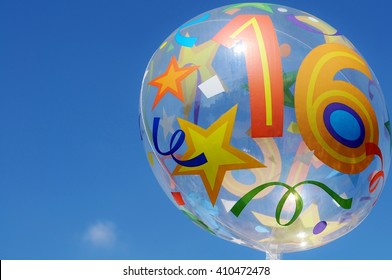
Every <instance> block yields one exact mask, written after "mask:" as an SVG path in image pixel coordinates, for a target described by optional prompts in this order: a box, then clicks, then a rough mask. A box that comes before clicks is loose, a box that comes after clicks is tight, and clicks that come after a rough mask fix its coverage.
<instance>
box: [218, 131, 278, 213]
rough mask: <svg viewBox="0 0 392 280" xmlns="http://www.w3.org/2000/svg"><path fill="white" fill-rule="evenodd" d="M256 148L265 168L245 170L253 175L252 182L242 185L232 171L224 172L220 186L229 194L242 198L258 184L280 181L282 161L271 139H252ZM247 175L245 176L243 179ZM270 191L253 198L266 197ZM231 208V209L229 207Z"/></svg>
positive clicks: (267, 190)
mask: <svg viewBox="0 0 392 280" xmlns="http://www.w3.org/2000/svg"><path fill="white" fill-rule="evenodd" d="M254 141H255V142H256V144H257V146H258V147H259V149H260V151H261V153H262V154H263V158H264V162H263V164H264V165H265V166H263V167H260V168H252V169H249V170H246V171H247V172H251V173H252V174H253V175H254V177H255V178H254V182H252V183H243V182H241V181H240V180H238V179H237V178H236V177H235V176H234V175H233V171H228V172H226V174H225V176H224V179H223V182H222V186H223V187H224V188H225V189H226V190H228V191H229V192H231V193H232V194H234V195H236V196H239V197H242V196H243V195H245V194H246V193H247V192H248V191H250V190H252V189H254V188H255V187H257V186H258V184H259V183H260V182H269V181H277V180H279V179H280V174H281V172H282V159H281V155H280V151H279V148H278V146H277V144H276V142H275V141H274V139H273V138H254ZM248 177H249V175H247V174H245V178H248ZM271 191H272V188H270V189H266V190H265V191H263V192H260V193H259V194H258V195H256V196H255V199H258V198H261V197H264V196H266V195H267V194H268V193H270V192H271ZM230 208H231V207H230Z"/></svg>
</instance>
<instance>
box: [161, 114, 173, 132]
mask: <svg viewBox="0 0 392 280" xmlns="http://www.w3.org/2000/svg"><path fill="white" fill-rule="evenodd" d="M173 122H174V116H170V117H168V116H167V114H166V111H165V109H163V116H162V118H161V122H160V125H161V126H162V128H163V135H164V136H165V139H166V137H167V135H168V134H169V133H172V134H173V133H174V128H173Z"/></svg>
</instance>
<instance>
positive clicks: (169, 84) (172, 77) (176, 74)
mask: <svg viewBox="0 0 392 280" xmlns="http://www.w3.org/2000/svg"><path fill="white" fill-rule="evenodd" d="M198 67H199V66H186V67H179V66H178V62H177V60H176V57H175V56H173V57H172V59H171V60H170V63H169V65H168V66H167V68H166V71H165V73H163V74H161V75H160V76H158V77H156V78H155V79H153V80H152V81H150V82H149V84H150V85H152V86H155V87H157V88H158V93H157V95H156V97H155V100H154V104H153V105H152V109H154V108H155V106H156V105H157V104H158V103H159V101H160V100H161V99H162V98H163V97H164V96H165V95H166V94H167V93H171V94H172V95H174V96H175V97H177V98H178V99H180V100H181V101H182V102H184V96H183V93H182V91H183V90H182V86H181V81H182V80H183V79H184V78H186V77H187V76H188V75H189V74H191V73H192V72H193V71H195V70H196V69H197V68H198Z"/></svg>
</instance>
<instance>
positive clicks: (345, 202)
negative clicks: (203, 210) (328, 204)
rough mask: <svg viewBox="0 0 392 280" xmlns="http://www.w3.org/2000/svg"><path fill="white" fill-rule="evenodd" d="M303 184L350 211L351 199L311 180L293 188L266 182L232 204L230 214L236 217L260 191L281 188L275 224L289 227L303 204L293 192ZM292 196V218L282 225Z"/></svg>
mask: <svg viewBox="0 0 392 280" xmlns="http://www.w3.org/2000/svg"><path fill="white" fill-rule="evenodd" d="M305 184H309V185H314V186H317V187H319V188H320V189H322V190H324V191H325V192H326V193H327V194H328V195H329V196H330V197H332V199H334V200H335V201H336V202H337V203H338V204H339V205H340V206H341V207H342V208H344V209H350V208H351V204H352V198H342V197H340V196H339V195H338V194H337V193H335V192H334V191H333V190H332V189H330V188H329V187H328V186H327V185H325V184H323V183H321V182H318V181H312V180H306V181H302V182H299V183H297V184H295V185H294V186H290V185H288V184H286V183H283V182H268V183H265V184H262V185H260V186H258V187H256V188H254V189H253V190H251V191H250V192H248V193H247V194H245V195H244V196H243V197H242V198H241V199H240V200H238V201H237V203H236V204H234V206H233V207H232V208H231V210H230V211H231V212H232V213H233V214H234V215H235V216H236V217H238V216H239V215H240V214H241V212H242V210H244V208H245V207H246V206H247V205H248V203H249V202H250V201H251V200H252V199H253V198H254V197H255V196H256V195H257V194H258V193H259V192H261V191H263V190H264V189H266V188H269V187H273V186H282V187H284V188H286V189H287V191H286V192H285V193H284V195H283V196H282V198H281V199H280V200H279V202H278V205H277V207H276V211H275V219H276V222H277V223H278V224H279V225H281V226H289V225H291V224H292V223H294V222H295V221H296V220H297V218H298V217H299V215H300V214H301V212H302V209H303V206H304V203H303V200H302V197H301V196H300V194H299V193H298V192H297V191H296V190H295V189H296V188H297V187H299V186H301V185H305ZM291 194H292V195H293V196H294V198H295V211H294V214H293V216H292V217H291V219H290V220H289V221H288V222H287V223H282V222H281V218H280V217H281V213H282V210H283V207H284V205H285V203H286V201H287V199H288V198H289V196H290V195H291Z"/></svg>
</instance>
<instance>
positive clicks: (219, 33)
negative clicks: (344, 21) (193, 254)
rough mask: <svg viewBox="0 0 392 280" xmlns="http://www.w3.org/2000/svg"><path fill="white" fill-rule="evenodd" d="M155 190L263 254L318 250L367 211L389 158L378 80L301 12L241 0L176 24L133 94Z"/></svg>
mask: <svg viewBox="0 0 392 280" xmlns="http://www.w3.org/2000/svg"><path fill="white" fill-rule="evenodd" d="M140 128H141V137H142V140H143V143H144V147H145V149H146V152H147V157H148V160H149V162H150V165H151V168H152V170H153V172H154V174H155V176H156V178H157V179H158V181H159V183H160V185H161V186H162V188H163V190H164V191H165V192H166V193H167V195H168V197H169V198H170V199H171V200H172V201H173V203H174V204H175V205H177V207H178V208H179V209H180V210H181V211H182V212H184V213H185V214H186V215H187V216H188V217H189V218H190V219H191V220H192V221H193V222H195V223H196V224H197V225H199V226H200V227H202V228H203V229H205V230H207V231H209V232H210V233H212V234H214V235H217V236H219V237H221V238H224V239H227V240H230V241H232V242H235V243H239V244H243V245H245V246H249V247H252V248H256V249H259V250H262V251H266V252H267V253H270V254H280V253H284V252H293V251H300V250H305V249H310V248H314V247H318V246H321V245H324V244H326V243H328V242H331V241H333V240H335V239H337V238H339V237H340V236H342V235H344V234H346V233H348V232H349V231H351V230H352V229H353V228H354V227H356V226H357V225H358V224H359V223H360V222H361V221H362V220H363V219H364V218H365V217H366V216H367V215H368V214H369V212H370V211H371V209H372V208H373V206H374V205H375V203H376V202H377V199H378V198H379V196H380V194H381V191H382V189H383V185H384V182H385V180H386V176H387V170H388V169H389V165H390V152H391V130H390V120H389V117H388V113H387V109H386V107H385V102H384V98H383V95H382V92H381V89H380V86H379V83H378V81H377V79H376V76H375V75H374V73H373V72H372V70H371V69H370V67H369V65H368V64H367V63H366V61H365V59H364V58H363V57H362V56H361V55H360V53H359V52H358V51H357V50H356V48H355V47H354V46H353V45H352V44H351V43H350V41H349V40H348V39H347V38H346V37H344V36H343V35H342V34H340V33H339V32H338V31H337V30H335V29H334V28H333V27H331V26H330V25H328V24H327V23H325V22H323V21H322V20H320V19H318V18H316V17H314V16H311V15H309V14H307V13H304V12H301V11H298V10H295V9H292V8H289V7H283V6H279V5H272V4H262V3H247V4H243V3H242V4H236V5H231V6H226V7H222V8H218V9H214V10H212V11H209V12H207V13H205V14H202V15H200V16H197V17H196V18H194V19H192V20H190V21H188V22H187V23H185V24H183V25H181V26H180V27H179V28H178V29H177V30H175V31H174V32H173V33H172V34H171V35H170V36H169V37H168V38H167V39H166V40H165V41H164V42H163V43H162V45H161V46H160V47H159V48H158V50H157V51H156V52H155V53H154V55H153V57H152V58H151V61H150V63H149V64H148V67H147V70H146V72H145V77H144V80H143V85H142V90H141V96H140Z"/></svg>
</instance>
